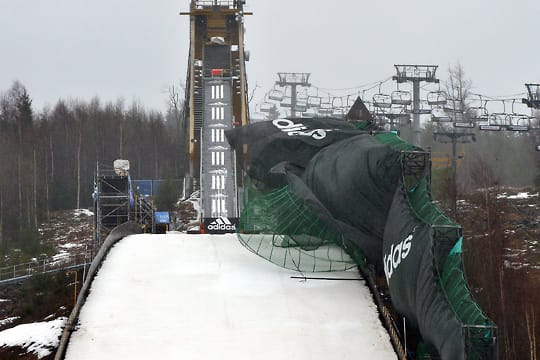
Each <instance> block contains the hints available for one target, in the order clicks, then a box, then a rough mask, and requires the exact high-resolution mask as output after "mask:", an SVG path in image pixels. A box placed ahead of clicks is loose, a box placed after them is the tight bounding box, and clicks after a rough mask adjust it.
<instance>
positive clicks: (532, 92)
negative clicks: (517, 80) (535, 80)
mask: <svg viewBox="0 0 540 360" xmlns="http://www.w3.org/2000/svg"><path fill="white" fill-rule="evenodd" d="M525 86H526V87H527V93H528V98H527V99H523V103H524V104H527V106H528V107H530V108H533V109H537V110H540V84H525Z"/></svg>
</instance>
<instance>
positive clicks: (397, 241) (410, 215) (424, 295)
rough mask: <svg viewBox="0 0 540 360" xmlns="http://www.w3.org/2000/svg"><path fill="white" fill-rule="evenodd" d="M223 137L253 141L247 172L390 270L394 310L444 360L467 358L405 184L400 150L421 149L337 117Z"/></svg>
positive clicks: (425, 229)
mask: <svg viewBox="0 0 540 360" xmlns="http://www.w3.org/2000/svg"><path fill="white" fill-rule="evenodd" d="M226 136H227V138H228V140H229V142H230V144H231V146H232V147H234V148H236V149H240V148H241V147H242V146H243V145H245V144H249V145H250V154H251V159H250V162H249V165H248V169H247V171H248V176H249V177H250V179H251V180H253V181H254V182H256V183H257V186H258V187H259V188H261V189H268V190H271V189H276V188H279V187H283V186H287V187H288V189H289V190H290V191H292V192H293V193H294V195H295V197H297V198H299V199H301V200H302V201H304V203H305V204H308V205H309V207H310V208H311V209H312V210H313V213H315V214H316V216H317V217H318V218H319V220H321V221H324V222H325V223H328V224H331V225H332V226H333V227H334V228H336V229H338V230H339V232H340V233H341V234H342V236H343V237H344V238H345V239H346V240H347V242H346V243H347V244H349V243H350V244H354V245H353V246H357V247H358V248H359V249H360V250H361V251H362V252H363V254H365V256H366V258H367V259H368V262H369V263H371V264H374V265H375V267H376V270H377V271H378V272H379V273H380V274H383V273H384V274H385V275H386V277H387V280H388V286H389V290H390V294H391V298H392V303H393V305H394V307H395V309H396V310H397V311H398V313H399V314H401V315H402V316H404V317H405V318H406V319H407V323H408V324H409V325H410V326H412V327H413V328H416V329H418V330H419V331H420V333H421V335H422V337H423V339H424V340H425V342H426V343H427V344H428V345H429V346H430V347H432V348H434V349H436V351H437V352H438V353H439V355H440V356H441V358H442V359H464V358H465V353H466V349H465V340H464V335H463V331H462V326H461V323H460V321H459V320H458V318H457V317H456V314H455V313H454V311H453V310H452V308H451V306H450V305H449V303H448V300H447V298H446V297H445V295H444V293H443V292H442V290H441V285H440V280H439V278H438V272H437V269H436V261H435V259H434V250H433V249H434V246H433V244H434V238H433V228H432V225H430V224H429V223H426V221H423V220H421V219H420V218H419V217H418V216H416V215H415V212H414V211H413V210H412V209H411V204H410V202H409V201H408V200H407V193H406V190H405V189H404V186H403V181H404V175H403V166H404V165H403V164H404V162H403V161H404V160H403V153H404V152H403V151H402V150H404V149H405V150H404V151H409V150H410V151H416V150H421V149H417V148H414V147H412V146H410V145H407V144H405V143H403V142H402V141H400V140H399V138H397V137H394V138H391V139H390V138H389V139H388V141H387V142H385V141H382V140H381V138H380V137H378V136H373V135H372V134H371V133H369V132H366V131H360V130H357V129H355V128H354V126H352V125H351V124H349V123H347V122H344V121H339V120H333V119H277V120H274V121H267V122H262V123H257V124H253V125H248V126H245V127H242V128H236V129H232V130H230V131H227V132H226ZM392 144H394V145H396V144H397V145H396V146H392ZM419 174H421V175H420V176H425V174H426V173H425V171H424V172H422V171H420V172H419ZM424 180H425V179H424ZM428 200H429V199H428ZM247 201H249V199H247ZM285 235H286V234H285ZM456 241H457V239H456Z"/></svg>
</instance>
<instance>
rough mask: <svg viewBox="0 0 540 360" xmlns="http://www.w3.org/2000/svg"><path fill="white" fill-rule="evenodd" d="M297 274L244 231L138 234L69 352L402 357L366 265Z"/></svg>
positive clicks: (101, 279)
mask: <svg viewBox="0 0 540 360" xmlns="http://www.w3.org/2000/svg"><path fill="white" fill-rule="evenodd" d="M298 275H299V274H298V273H295V272H292V271H289V270H284V269H281V268H279V267H276V266H275V265H272V264H271V263H268V262H266V261H265V260H263V259H261V258H259V257H257V256H255V255H253V254H252V253H250V252H249V251H247V250H246V249H245V248H243V247H242V246H241V244H240V243H239V242H238V241H237V239H236V235H220V236H217V235H214V236H212V235H185V234H183V235H180V234H178V235H171V234H168V235H134V236H129V237H127V238H125V239H123V240H122V241H120V242H119V243H118V244H117V245H116V246H115V247H114V248H113V249H112V250H111V252H110V254H109V255H108V257H107V259H106V261H105V263H104V264H103V266H102V268H101V269H100V271H99V273H98V275H97V276H96V278H95V279H94V282H93V284H92V288H91V291H90V295H89V297H88V299H87V302H86V304H85V305H84V307H83V308H82V311H81V314H80V321H79V326H78V327H77V330H76V331H75V332H74V333H73V335H72V337H71V341H70V343H69V346H68V349H67V355H66V359H69V360H74V359H173V358H175V359H177V358H178V359H212V358H221V359H232V358H234V359H250V360H251V359H272V360H273V359H283V358H292V359H310V360H313V359H325V360H326V359H329V358H335V359H365V358H371V359H395V358H396V355H395V354H394V351H393V349H392V346H391V344H390V340H389V337H388V335H387V333H386V331H385V330H384V328H383V327H382V325H381V323H380V321H379V319H378V314H377V309H376V307H375V305H374V304H373V300H372V296H371V294H370V292H369V290H368V288H367V287H366V286H365V284H364V281H363V280H362V279H360V278H359V274H358V272H357V271H348V272H342V273H326V274H324V276H326V277H333V278H336V280H309V279H308V280H304V279H297V278H292V277H291V276H298ZM310 276H313V275H312V274H310ZM315 276H316V275H315ZM338 278H347V279H351V278H354V279H358V280H356V281H354V280H353V281H350V280H349V281H347V280H337V279H338Z"/></svg>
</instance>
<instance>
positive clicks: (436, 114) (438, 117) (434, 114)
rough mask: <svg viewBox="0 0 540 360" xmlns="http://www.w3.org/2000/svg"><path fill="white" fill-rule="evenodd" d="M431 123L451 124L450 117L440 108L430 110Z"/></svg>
mask: <svg viewBox="0 0 540 360" xmlns="http://www.w3.org/2000/svg"><path fill="white" fill-rule="evenodd" d="M431 121H433V122H452V118H451V117H450V115H448V114H447V113H446V111H445V110H444V109H443V108H442V107H436V108H433V110H431Z"/></svg>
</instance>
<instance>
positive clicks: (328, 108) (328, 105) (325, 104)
mask: <svg viewBox="0 0 540 360" xmlns="http://www.w3.org/2000/svg"><path fill="white" fill-rule="evenodd" d="M332 108H333V106H332V100H330V98H328V100H326V99H325V100H322V101H321V105H320V110H319V111H321V112H330V114H331V113H332Z"/></svg>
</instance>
